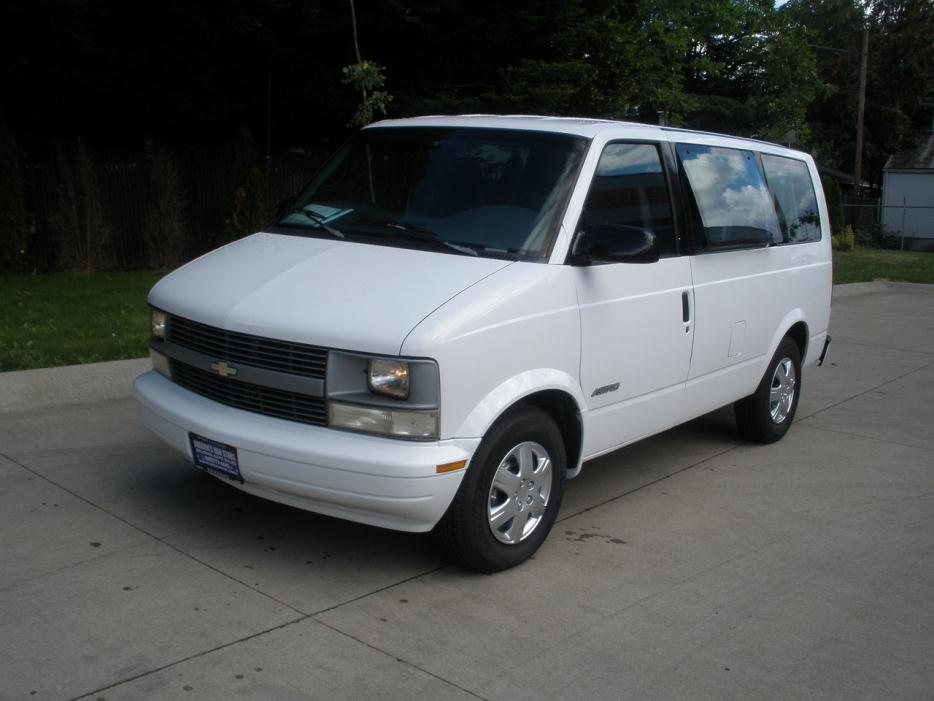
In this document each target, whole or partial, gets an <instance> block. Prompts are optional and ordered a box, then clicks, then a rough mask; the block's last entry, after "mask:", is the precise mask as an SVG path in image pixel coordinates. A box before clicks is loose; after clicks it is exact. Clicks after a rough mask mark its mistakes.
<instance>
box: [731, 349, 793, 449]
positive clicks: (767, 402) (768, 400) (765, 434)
mask: <svg viewBox="0 0 934 701" xmlns="http://www.w3.org/2000/svg"><path fill="white" fill-rule="evenodd" d="M800 396H801V352H800V351H799V350H798V344H797V343H795V342H794V341H793V340H792V339H790V338H788V337H787V336H785V338H783V339H782V341H781V343H779V344H778V349H776V351H775V355H774V356H772V362H771V363H769V367H768V368H767V369H766V371H765V375H763V377H762V381H761V382H760V383H759V386H758V387H757V388H756V391H755V392H754V393H753V394H751V395H749V396H748V397H746V398H745V399H740V400H739V401H738V402H736V404H734V405H733V411H734V413H735V415H736V426H737V428H739V432H740V433H741V434H742V435H743V437H744V438H747V439H748V440H751V441H756V442H758V443H774V442H775V441H777V440H778V439H779V438H781V437H782V436H784V435H785V434H786V433H788V428H789V427H790V426H791V422H792V421H793V420H794V417H795V411H796V410H797V408H798V398H799V397H800Z"/></svg>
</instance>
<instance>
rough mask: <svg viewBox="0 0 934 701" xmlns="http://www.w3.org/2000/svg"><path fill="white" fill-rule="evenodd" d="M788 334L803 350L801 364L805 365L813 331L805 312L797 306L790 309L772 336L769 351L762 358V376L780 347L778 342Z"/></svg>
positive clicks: (760, 373)
mask: <svg viewBox="0 0 934 701" xmlns="http://www.w3.org/2000/svg"><path fill="white" fill-rule="evenodd" d="M786 336H787V337H789V338H790V339H791V340H792V341H794V342H795V345H796V346H798V350H799V351H801V365H802V366H803V365H804V359H805V358H806V357H807V350H808V344H809V343H810V340H811V331H810V327H809V326H808V323H807V319H805V316H804V312H803V311H802V310H801V309H797V308H796V309H792V310H791V311H789V312H788V313H787V314H786V315H785V317H784V318H783V319H782V321H781V323H780V324H779V325H778V326H777V327H776V328H775V334H774V335H773V336H772V341H771V343H770V344H769V350H768V353H766V354H765V355H764V356H763V358H762V366H761V368H760V371H759V375H760V376H761V375H762V373H764V372H765V371H766V369H767V368H768V364H769V363H770V362H771V360H772V356H773V355H775V351H776V350H777V349H778V344H779V343H781V342H782V339H783V338H785V337H786Z"/></svg>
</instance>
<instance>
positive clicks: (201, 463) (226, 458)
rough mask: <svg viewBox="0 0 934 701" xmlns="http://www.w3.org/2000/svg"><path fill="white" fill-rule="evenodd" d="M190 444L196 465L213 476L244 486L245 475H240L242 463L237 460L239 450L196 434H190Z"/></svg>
mask: <svg viewBox="0 0 934 701" xmlns="http://www.w3.org/2000/svg"><path fill="white" fill-rule="evenodd" d="M188 442H189V444H190V445H191V457H192V459H193V460H194V463H195V465H197V466H198V467H200V468H201V469H203V470H205V471H206V472H210V473H211V474H212V475H217V476H219V477H226V478H227V479H229V480H232V481H234V482H240V484H243V475H241V474H240V461H239V459H238V458H237V449H236V448H235V447H233V446H232V445H227V444H226V443H219V442H218V441H213V440H211V439H210V438H205V437H204V436H199V435H198V434H196V433H189V434H188Z"/></svg>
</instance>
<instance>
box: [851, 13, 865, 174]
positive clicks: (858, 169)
mask: <svg viewBox="0 0 934 701" xmlns="http://www.w3.org/2000/svg"><path fill="white" fill-rule="evenodd" d="M868 54H869V30H868V29H863V50H862V52H861V54H860V58H859V106H858V107H857V112H856V164H855V165H854V166H853V178H854V179H855V180H856V192H857V193H858V192H859V189H860V184H861V183H862V178H863V117H864V113H865V111H866V63H867V60H868V58H867V57H868Z"/></svg>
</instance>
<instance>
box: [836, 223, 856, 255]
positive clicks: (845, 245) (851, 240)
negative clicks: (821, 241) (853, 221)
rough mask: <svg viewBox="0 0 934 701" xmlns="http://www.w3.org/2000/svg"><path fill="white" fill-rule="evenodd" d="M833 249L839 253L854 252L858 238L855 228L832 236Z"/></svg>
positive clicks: (847, 228)
mask: <svg viewBox="0 0 934 701" xmlns="http://www.w3.org/2000/svg"><path fill="white" fill-rule="evenodd" d="M831 241H832V243H833V247H834V248H835V249H836V250H838V251H852V250H853V248H854V247H855V246H856V236H855V234H854V233H853V227H852V226H847V227H846V228H845V229H844V230H843V231H842V232H841V233H840V234H839V235H836V236H831Z"/></svg>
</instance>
